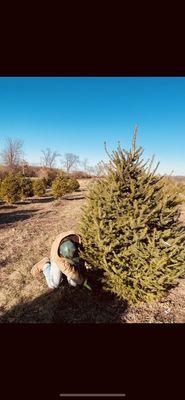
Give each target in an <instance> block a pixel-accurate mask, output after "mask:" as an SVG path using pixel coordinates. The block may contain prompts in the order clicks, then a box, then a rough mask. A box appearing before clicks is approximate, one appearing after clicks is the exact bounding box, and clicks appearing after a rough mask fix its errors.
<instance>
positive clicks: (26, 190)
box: [20, 177, 34, 199]
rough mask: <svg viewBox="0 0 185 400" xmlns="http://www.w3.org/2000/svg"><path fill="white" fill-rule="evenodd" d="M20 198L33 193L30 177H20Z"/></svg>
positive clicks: (30, 195)
mask: <svg viewBox="0 0 185 400" xmlns="http://www.w3.org/2000/svg"><path fill="white" fill-rule="evenodd" d="M20 183H21V198H22V199H25V198H26V197H32V196H33V195H34V193H33V184H32V181H31V179H30V178H25V177H21V179H20Z"/></svg>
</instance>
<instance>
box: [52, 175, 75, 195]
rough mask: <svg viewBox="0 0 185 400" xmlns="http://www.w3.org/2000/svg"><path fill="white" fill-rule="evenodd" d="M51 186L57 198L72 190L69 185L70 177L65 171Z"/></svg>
mask: <svg viewBox="0 0 185 400" xmlns="http://www.w3.org/2000/svg"><path fill="white" fill-rule="evenodd" d="M51 188H52V193H53V195H54V197H55V198H56V199H58V198H59V197H62V196H63V195H64V194H66V193H70V192H71V191H72V190H71V189H70V187H69V178H68V176H67V175H66V174H65V173H62V174H61V175H60V176H58V177H57V178H55V179H54V181H53V183H52V186H51Z"/></svg>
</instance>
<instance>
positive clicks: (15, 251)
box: [0, 180, 185, 323]
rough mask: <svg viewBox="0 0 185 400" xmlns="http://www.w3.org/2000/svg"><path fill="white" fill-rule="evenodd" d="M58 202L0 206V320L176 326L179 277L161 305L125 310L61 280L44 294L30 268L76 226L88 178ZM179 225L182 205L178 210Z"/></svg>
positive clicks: (182, 301)
mask: <svg viewBox="0 0 185 400" xmlns="http://www.w3.org/2000/svg"><path fill="white" fill-rule="evenodd" d="M79 181H80V185H81V186H80V190H79V191H78V192H75V193H74V194H72V195H69V196H66V197H65V198H63V199H62V200H60V201H56V200H54V199H53V198H52V196H51V195H50V193H49V192H48V193H47V196H45V197H42V198H36V197H34V198H32V199H27V200H26V201H24V202H22V203H17V204H14V205H5V204H3V203H1V204H0V251H1V257H0V265H1V268H0V283H1V290H0V322H16V323H17V322H18V323H19V322H32V323H37V322H45V323H50V322H55V323H76V322H85V323H88V322H89V323H101V322H104V323H106V322H108V323H140V322H142V323H176V322H180V323H183V322H185V279H180V280H179V284H178V286H177V287H176V288H174V289H172V290H171V291H170V292H168V294H167V295H165V297H164V298H163V299H162V301H161V302H154V303H151V304H148V305H146V304H143V303H141V304H140V305H139V306H137V307H128V308H126V307H125V305H124V303H123V302H121V301H119V300H117V299H116V298H115V297H114V296H112V295H110V294H107V293H105V292H102V291H101V290H100V289H99V290H97V289H96V290H94V291H92V292H90V291H88V290H87V289H85V288H72V287H70V286H69V285H68V284H67V283H66V282H62V284H61V286H60V287H59V288H58V289H55V290H50V289H49V288H48V287H47V285H46V283H45V279H44V276H43V274H42V273H41V274H40V276H39V277H38V278H35V279H33V277H32V275H31V274H30V270H31V267H32V266H33V265H34V264H35V263H36V262H37V261H39V260H40V258H42V257H44V256H46V255H49V252H50V247H51V244H52V241H53V240H54V238H55V236H56V235H57V234H58V233H60V232H62V231H65V230H69V229H73V228H75V227H76V226H77V223H78V219H79V216H80V209H81V206H82V205H83V204H84V202H85V198H84V194H85V191H86V186H87V184H88V183H89V180H79ZM181 218H182V220H184V221H185V205H184V206H183V207H182V214H181Z"/></svg>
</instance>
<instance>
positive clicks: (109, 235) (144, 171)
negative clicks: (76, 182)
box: [80, 129, 185, 303]
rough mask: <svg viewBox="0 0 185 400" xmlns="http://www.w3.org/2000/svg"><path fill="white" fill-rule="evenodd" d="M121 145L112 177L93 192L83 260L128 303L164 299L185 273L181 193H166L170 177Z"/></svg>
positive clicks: (110, 172) (115, 154)
mask: <svg viewBox="0 0 185 400" xmlns="http://www.w3.org/2000/svg"><path fill="white" fill-rule="evenodd" d="M136 134H137V129H135V131H134V135H133V141H132V148H131V150H130V151H126V150H124V149H122V148H121V146H120V144H118V147H117V150H115V151H113V152H112V154H111V155H109V157H110V163H109V165H108V166H107V174H106V175H105V177H104V178H102V179H98V180H97V182H96V183H95V184H94V185H93V186H92V187H91V188H90V189H89V193H88V196H87V203H86V205H85V206H84V208H83V213H82V219H81V224H80V233H81V235H82V237H83V250H82V251H81V257H82V258H83V259H84V260H86V263H87V265H88V266H89V267H91V268H94V269H96V270H97V271H101V273H102V282H103V284H104V288H105V289H106V290H109V291H111V292H113V293H114V294H116V295H117V296H118V297H119V298H120V299H123V300H125V301H127V302H128V303H135V302H137V301H138V300H143V301H150V300H154V299H157V298H160V297H161V295H162V294H163V292H164V291H165V290H166V289H168V288H170V287H172V286H173V285H175V284H176V283H177V279H178V278H179V277H181V276H183V275H184V274H185V246H184V239H185V228H184V227H183V226H182V224H181V223H180V222H179V215H180V211H179V205H180V202H181V200H180V199H179V197H178V196H177V194H176V193H175V194H173V195H172V194H171V193H170V194H169V193H168V192H166V191H165V190H164V185H165V177H164V176H162V177H161V176H160V175H159V174H156V170H157V167H158V165H157V166H156V168H155V169H154V170H153V171H151V167H152V164H153V158H152V160H151V162H150V165H149V166H148V161H147V162H145V163H144V161H143V159H141V156H142V154H143V148H142V147H139V148H136Z"/></svg>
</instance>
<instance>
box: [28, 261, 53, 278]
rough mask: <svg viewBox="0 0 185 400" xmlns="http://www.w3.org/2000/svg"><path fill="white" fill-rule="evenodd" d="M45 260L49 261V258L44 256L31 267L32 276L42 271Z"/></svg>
mask: <svg viewBox="0 0 185 400" xmlns="http://www.w3.org/2000/svg"><path fill="white" fill-rule="evenodd" d="M47 262H49V258H48V257H44V258H42V260H40V261H39V262H38V263H36V264H35V265H34V266H33V267H32V269H31V274H32V276H33V277H34V278H35V277H36V276H37V275H38V274H39V273H40V272H41V271H42V269H43V266H44V264H46V263H47Z"/></svg>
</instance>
